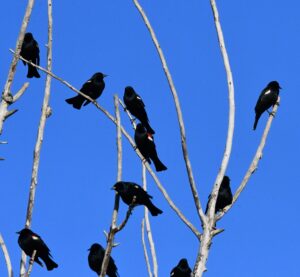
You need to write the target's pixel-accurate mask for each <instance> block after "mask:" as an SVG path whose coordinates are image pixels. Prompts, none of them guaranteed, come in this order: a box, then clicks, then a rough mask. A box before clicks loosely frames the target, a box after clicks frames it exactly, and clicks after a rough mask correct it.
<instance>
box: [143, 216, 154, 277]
mask: <svg viewBox="0 0 300 277" xmlns="http://www.w3.org/2000/svg"><path fill="white" fill-rule="evenodd" d="M141 231H142V232H141V234H142V244H143V250H144V257H145V262H146V266H147V271H148V275H149V277H152V276H153V275H152V272H151V266H150V261H149V256H148V252H147V246H146V241H145V219H144V218H143V220H142V224H141Z"/></svg>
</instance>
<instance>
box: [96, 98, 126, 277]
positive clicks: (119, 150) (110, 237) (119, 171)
mask: <svg viewBox="0 0 300 277" xmlns="http://www.w3.org/2000/svg"><path fill="white" fill-rule="evenodd" d="M118 99H119V98H118V96H117V95H114V105H115V115H116V123H117V165H118V166H117V182H119V181H121V180H122V136H121V117H120V109H119V101H118ZM119 203H120V195H119V194H118V193H116V195H115V203H114V210H113V215H112V221H111V226H110V231H109V234H108V236H107V246H106V249H105V254H104V258H103V261H102V266H101V272H100V275H99V276H102V277H104V276H105V274H106V271H107V267H108V263H109V258H110V254H111V251H112V247H113V245H114V237H115V234H116V232H117V231H116V229H117V218H118V212H119ZM126 222H127V221H126ZM125 224H126V223H125ZM124 226H125V225H124Z"/></svg>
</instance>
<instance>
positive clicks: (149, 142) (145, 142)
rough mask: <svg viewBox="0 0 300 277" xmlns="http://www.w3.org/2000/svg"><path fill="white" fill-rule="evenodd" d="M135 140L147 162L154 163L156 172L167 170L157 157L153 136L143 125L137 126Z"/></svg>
mask: <svg viewBox="0 0 300 277" xmlns="http://www.w3.org/2000/svg"><path fill="white" fill-rule="evenodd" d="M134 140H135V143H136V146H137V148H138V149H139V150H140V152H141V153H142V155H143V156H144V158H145V159H146V160H147V162H148V163H151V161H150V159H151V160H152V161H153V163H154V166H155V169H156V171H163V170H167V167H166V166H165V165H164V164H163V163H162V162H161V161H160V159H159V158H158V156H157V152H156V147H155V144H154V138H153V136H152V135H151V134H149V133H147V131H146V129H145V128H144V126H143V125H142V124H141V123H139V124H138V125H137V126H136V129H135V134H134Z"/></svg>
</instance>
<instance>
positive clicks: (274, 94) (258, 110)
mask: <svg viewBox="0 0 300 277" xmlns="http://www.w3.org/2000/svg"><path fill="white" fill-rule="evenodd" d="M280 89H281V87H280V86H279V83H278V82H277V81H272V82H270V83H269V84H268V85H267V86H266V87H265V88H264V89H263V90H262V92H261V94H260V96H259V98H258V100H257V103H256V106H255V121H254V125H253V130H255V129H256V125H257V123H258V120H259V118H260V117H261V115H262V114H263V113H264V111H266V110H268V109H269V108H271V107H272V106H274V105H275V104H276V102H277V99H278V95H279V90H280Z"/></svg>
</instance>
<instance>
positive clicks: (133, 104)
mask: <svg viewBox="0 0 300 277" xmlns="http://www.w3.org/2000/svg"><path fill="white" fill-rule="evenodd" d="M123 100H124V103H125V105H126V109H127V110H128V111H129V112H130V113H131V114H132V115H133V116H135V117H136V118H137V119H138V120H139V121H141V123H142V124H143V125H144V126H145V128H146V129H147V132H148V133H150V134H155V132H154V130H153V129H152V128H151V126H150V124H149V119H148V115H147V112H146V110H145V104H144V102H143V100H142V98H141V96H139V95H138V94H137V93H136V92H135V91H134V89H133V88H132V87H130V86H128V87H126V88H125V92H124V96H123Z"/></svg>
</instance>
